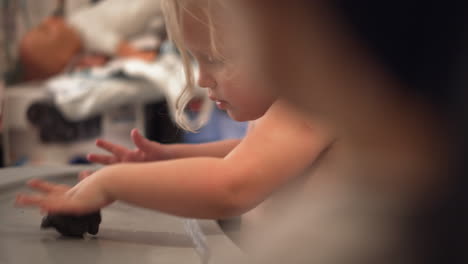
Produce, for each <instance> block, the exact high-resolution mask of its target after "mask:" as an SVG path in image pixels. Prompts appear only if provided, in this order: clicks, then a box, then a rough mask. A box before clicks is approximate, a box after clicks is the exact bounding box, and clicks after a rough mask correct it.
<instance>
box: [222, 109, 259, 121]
mask: <svg viewBox="0 0 468 264" xmlns="http://www.w3.org/2000/svg"><path fill="white" fill-rule="evenodd" d="M226 112H227V114H228V115H229V117H230V118H231V119H232V120H234V121H237V122H246V121H252V120H256V119H258V118H260V117H261V115H260V116H253V115H245V114H241V113H237V112H235V111H232V110H226Z"/></svg>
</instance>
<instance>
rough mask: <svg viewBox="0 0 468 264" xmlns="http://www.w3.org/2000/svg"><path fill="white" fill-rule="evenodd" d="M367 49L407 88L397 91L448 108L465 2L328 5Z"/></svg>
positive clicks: (345, 1) (462, 46) (344, 1)
mask: <svg viewBox="0 0 468 264" xmlns="http://www.w3.org/2000/svg"><path fill="white" fill-rule="evenodd" d="M333 2H334V3H335V7H336V10H338V13H339V15H341V17H342V18H343V20H344V22H345V23H346V25H347V26H348V27H349V28H350V29H351V31H352V32H351V33H353V35H355V36H356V37H357V38H358V39H359V40H360V41H361V42H362V43H364V45H365V46H366V48H367V49H368V51H369V52H370V53H371V54H372V55H373V56H374V57H375V58H377V59H378V60H379V61H381V62H382V63H383V65H384V68H385V69H386V70H387V71H389V72H391V73H392V74H394V76H396V77H397V78H398V79H399V80H400V81H402V82H403V83H405V84H407V85H406V86H402V88H404V89H406V90H408V91H409V92H412V93H417V94H419V95H421V96H424V97H425V99H426V100H429V101H430V102H431V103H433V104H434V105H437V106H440V107H443V108H447V106H448V105H450V103H451V101H452V100H453V98H454V97H453V96H454V89H453V88H455V87H454V86H453V85H454V78H455V77H456V74H457V72H458V71H459V66H460V63H461V61H460V59H461V58H460V55H461V54H462V52H463V51H464V50H466V49H467V46H466V42H464V38H466V33H465V32H466V31H467V26H468V25H467V23H468V20H467V18H466V17H467V15H468V10H467V7H466V6H467V3H466V2H465V1H444V2H443V3H441V2H440V1H424V2H422V1H402V0H396V1H371V0H357V1H349V0H338V1H336V0H335V1H333Z"/></svg>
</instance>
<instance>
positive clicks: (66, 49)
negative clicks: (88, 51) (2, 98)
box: [19, 17, 82, 80]
mask: <svg viewBox="0 0 468 264" xmlns="http://www.w3.org/2000/svg"><path fill="white" fill-rule="evenodd" d="M81 50H82V43H81V39H80V36H79V34H78V32H76V31H75V30H74V29H73V28H71V27H69V26H68V25H67V23H66V21H65V20H64V19H63V18H60V17H49V18H47V19H46V20H45V21H43V22H42V23H41V24H40V25H39V26H38V27H36V28H34V29H32V30H31V31H29V32H28V33H27V34H26V35H25V36H24V37H23V38H22V39H21V42H20V47H19V53H20V54H19V55H20V61H21V63H22V66H23V71H24V79H25V80H43V79H46V78H49V77H51V76H53V75H55V74H58V73H60V72H61V71H62V70H64V69H65V67H66V66H67V65H68V63H69V62H70V61H71V60H72V58H73V57H74V56H75V55H77V54H78V53H79V52H80V51H81Z"/></svg>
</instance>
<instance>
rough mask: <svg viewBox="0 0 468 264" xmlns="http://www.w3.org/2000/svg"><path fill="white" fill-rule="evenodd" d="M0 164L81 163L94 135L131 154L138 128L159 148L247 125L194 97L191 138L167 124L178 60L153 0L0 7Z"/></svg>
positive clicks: (24, 0) (177, 86) (235, 133)
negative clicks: (200, 120) (198, 122)
mask: <svg viewBox="0 0 468 264" xmlns="http://www.w3.org/2000/svg"><path fill="white" fill-rule="evenodd" d="M0 18H1V19H0V88H1V89H0V90H1V92H0V93H1V96H0V98H2V105H1V107H2V114H1V117H2V122H1V128H0V136H1V138H2V140H1V151H0V152H1V156H2V158H1V162H0V163H1V166H3V167H6V166H22V165H61V164H62V165H63V164H76V163H87V161H86V159H85V155H86V154H87V153H89V152H99V150H98V149H97V148H96V147H94V141H95V139H96V138H99V137H102V138H105V139H108V140H111V141H114V142H118V143H120V144H122V145H124V146H127V147H131V146H132V143H131V141H130V137H129V135H130V131H131V129H132V128H135V127H136V128H138V129H140V131H141V132H142V133H143V134H144V135H145V136H146V137H148V138H149V139H152V140H156V141H159V142H162V143H177V142H187V143H202V142H208V141H214V140H219V139H225V138H240V137H242V136H243V135H244V133H245V131H246V127H247V125H246V124H245V123H237V122H234V121H231V120H230V119H229V117H228V116H227V114H226V113H224V112H223V111H221V110H218V109H216V108H213V107H209V106H206V104H210V103H209V102H207V101H205V94H204V91H202V90H201V89H200V90H199V91H198V93H197V96H196V97H195V98H194V100H193V101H192V102H191V103H190V105H189V107H188V110H187V113H186V114H187V115H189V116H190V117H192V118H193V119H196V118H197V116H199V114H200V112H204V113H203V115H205V116H208V117H209V122H208V123H207V125H206V126H205V127H203V128H202V129H201V130H199V131H198V133H190V132H185V131H183V130H181V129H179V128H178V127H177V126H176V125H175V122H174V111H175V110H174V109H175V105H174V104H175V98H176V97H177V94H178V92H180V91H181V89H182V88H183V86H184V78H183V75H182V74H181V62H180V59H179V57H178V54H177V51H176V50H175V48H174V47H173V46H172V44H171V43H170V42H168V41H167V36H166V32H165V28H164V21H163V18H162V14H161V11H160V7H159V1H150V0H137V1H132V2H131V3H128V1H121V0H102V1H95V0H94V1H93V0H73V1H62V0H41V1H35V0H1V1H0Z"/></svg>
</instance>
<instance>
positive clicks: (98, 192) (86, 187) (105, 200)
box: [15, 177, 113, 215]
mask: <svg viewBox="0 0 468 264" xmlns="http://www.w3.org/2000/svg"><path fill="white" fill-rule="evenodd" d="M95 178H96V177H90V178H88V179H84V180H82V181H81V182H79V183H78V184H77V185H75V186H74V187H70V186H68V185H63V184H55V183H50V182H46V181H43V180H39V179H33V180H30V181H29V182H28V183H27V185H28V186H29V188H31V189H34V190H36V191H37V192H36V193H34V194H25V193H20V194H18V195H17V196H16V201H15V204H16V205H17V206H20V207H26V206H31V207H38V208H40V209H41V212H43V213H48V214H72V215H83V214H87V213H91V212H94V211H97V210H99V209H101V208H103V207H105V206H107V205H109V204H111V203H112V202H113V200H112V199H111V198H110V197H108V196H107V195H106V193H105V192H104V190H103V188H102V186H101V185H100V184H99V183H98V182H97V181H95V180H94V179H95Z"/></svg>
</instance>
